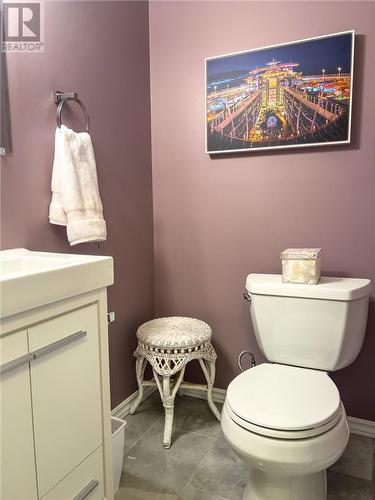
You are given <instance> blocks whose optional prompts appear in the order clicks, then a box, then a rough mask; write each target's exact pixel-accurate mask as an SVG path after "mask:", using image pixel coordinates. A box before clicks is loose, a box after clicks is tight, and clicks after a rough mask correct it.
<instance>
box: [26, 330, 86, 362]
mask: <svg viewBox="0 0 375 500" xmlns="http://www.w3.org/2000/svg"><path fill="white" fill-rule="evenodd" d="M86 335H87V332H85V331H84V330H80V331H79V332H75V333H72V334H71V335H68V336H67V337H64V338H63V339H60V340H57V341H56V342H52V344H48V345H46V346H45V347H41V348H40V349H37V350H36V351H32V352H31V353H30V356H31V359H32V360H33V359H38V358H41V357H42V356H45V355H46V354H49V353H50V352H53V351H57V349H61V347H64V346H66V345H68V344H71V343H72V342H75V341H76V340H79V339H81V338H82V337H85V336H86Z"/></svg>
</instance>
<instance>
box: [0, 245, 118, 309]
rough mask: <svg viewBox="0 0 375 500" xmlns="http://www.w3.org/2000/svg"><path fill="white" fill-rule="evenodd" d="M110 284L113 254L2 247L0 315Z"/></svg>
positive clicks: (0, 257) (0, 256)
mask: <svg viewBox="0 0 375 500" xmlns="http://www.w3.org/2000/svg"><path fill="white" fill-rule="evenodd" d="M112 284H113V259H112V257H101V256H92V255H74V254H61V253H49V252H32V251H30V250H26V249H25V248H17V249H14V250H3V251H2V252H0V291H1V297H0V318H5V317H7V316H11V315H13V314H17V313H20V312H23V311H27V310H29V309H33V308H35V307H38V306H41V305H45V304H49V303H51V302H56V301H57V300H63V299H65V298H67V297H72V296H75V295H79V294H81V293H85V292H89V291H91V290H96V289H98V288H103V287H106V286H109V285H112Z"/></svg>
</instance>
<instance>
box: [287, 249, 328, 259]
mask: <svg viewBox="0 0 375 500" xmlns="http://www.w3.org/2000/svg"><path fill="white" fill-rule="evenodd" d="M321 252H322V249H321V248H287V249H286V250H284V251H283V252H281V254H280V258H281V259H293V260H314V259H315V260H316V259H318V258H319V256H320V254H321Z"/></svg>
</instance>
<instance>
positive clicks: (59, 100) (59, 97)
mask: <svg viewBox="0 0 375 500" xmlns="http://www.w3.org/2000/svg"><path fill="white" fill-rule="evenodd" d="M54 100H55V103H56V104H57V110H56V122H57V126H58V127H59V128H60V127H61V113H62V109H63V107H64V104H65V103H66V102H67V101H75V102H76V103H77V104H78V105H79V106H80V108H81V110H82V112H83V114H84V116H85V121H86V127H85V132H89V131H90V116H89V113H88V111H87V109H86V106H85V105H84V104H83V102H82V101H81V100H80V99H78V94H77V92H61V91H60V90H56V91H55V99H54Z"/></svg>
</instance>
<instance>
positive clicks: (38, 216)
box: [1, 1, 153, 406]
mask: <svg viewBox="0 0 375 500" xmlns="http://www.w3.org/2000/svg"><path fill="white" fill-rule="evenodd" d="M7 63H8V77H9V87H10V111H11V121H12V139H13V154H12V155H10V156H9V157H7V158H5V159H2V169H1V170H2V223H1V229H2V234H1V236H2V248H12V247H26V248H29V249H31V250H46V251H54V252H74V253H87V254H100V255H112V256H113V258H114V262H115V285H114V286H112V287H111V288H109V291H108V292H109V310H113V311H115V312H116V322H115V323H112V324H111V325H110V327H109V341H110V361H111V390H112V405H113V406H115V405H116V404H118V403H119V402H120V401H122V400H123V399H125V397H127V396H128V395H129V394H130V393H131V392H133V391H134V390H135V388H136V384H135V377H134V363H133V358H132V353H133V350H134V348H135V329H136V326H137V325H138V324H139V323H141V322H143V321H145V320H147V319H150V318H151V317H152V315H153V236H152V184H151V154H150V99H149V42H148V4H147V2H132V1H129V2H123V1H121V2H53V3H46V12H45V52H44V54H41V55H35V54H26V55H22V54H13V55H8V57H7ZM54 89H60V90H66V91H73V90H75V91H77V92H78V93H79V96H80V97H81V98H82V101H83V102H84V103H85V105H86V106H87V109H88V111H89V113H90V118H91V136H92V139H93V144H94V149H95V154H96V160H97V166H98V177H99V187H100V192H101V196H102V201H103V205H104V215H105V219H106V221H107V229H108V240H107V242H105V243H101V244H100V248H99V249H98V248H97V247H96V245H95V244H84V245H78V246H76V247H73V248H71V247H70V246H69V244H68V243H67V240H66V236H65V228H62V227H58V226H52V225H51V224H49V223H48V205H49V202H50V181H51V165H52V158H53V143H54V131H55V126H56V124H55V123H56V122H55V112H56V106H55V104H54V103H53V100H52V91H53V90H54ZM79 113H80V112H79V109H74V113H72V115H73V116H79ZM65 116H68V115H67V114H66V115H65Z"/></svg>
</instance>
